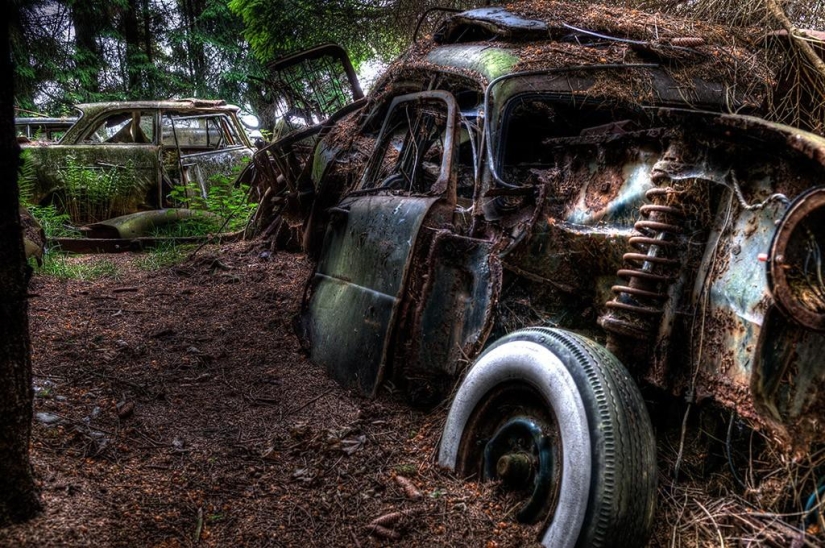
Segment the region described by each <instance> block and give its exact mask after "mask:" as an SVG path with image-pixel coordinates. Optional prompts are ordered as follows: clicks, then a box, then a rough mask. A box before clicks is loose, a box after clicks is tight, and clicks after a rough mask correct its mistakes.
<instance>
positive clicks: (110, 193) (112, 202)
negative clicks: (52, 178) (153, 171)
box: [58, 156, 135, 223]
mask: <svg viewBox="0 0 825 548" xmlns="http://www.w3.org/2000/svg"><path fill="white" fill-rule="evenodd" d="M58 174H59V177H60V179H61V181H62V183H63V186H62V190H63V192H62V196H60V197H59V198H58V200H59V204H58V205H59V209H60V210H62V211H64V212H66V213H68V215H69V217H70V218H71V219H72V221H74V222H75V223H93V222H98V221H103V220H105V219H110V218H112V217H115V216H117V215H121V214H122V213H123V212H124V211H126V210H127V209H128V204H127V201H128V199H129V196H130V194H131V192H132V189H133V188H134V183H135V170H134V165H133V163H132V161H131V160H130V161H128V162H127V164H126V167H117V166H115V167H105V168H90V167H88V166H84V165H82V164H81V163H80V162H78V161H77V159H76V158H75V157H73V156H68V157H67V158H66V165H65V167H61V168H60V169H58Z"/></svg>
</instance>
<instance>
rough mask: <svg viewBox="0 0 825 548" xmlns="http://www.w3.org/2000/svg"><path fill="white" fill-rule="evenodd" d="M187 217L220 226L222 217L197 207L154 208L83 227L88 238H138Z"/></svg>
mask: <svg viewBox="0 0 825 548" xmlns="http://www.w3.org/2000/svg"><path fill="white" fill-rule="evenodd" d="M187 219H207V220H210V221H212V222H213V223H215V224H216V226H220V223H221V222H222V221H223V219H222V218H221V217H220V216H218V215H215V214H214V213H211V212H209V211H203V210H199V209H185V208H176V209H154V210H151V211H140V212H138V213H131V214H129V215H121V216H120V217H113V218H112V219H107V220H105V221H101V222H99V223H93V224H91V225H88V226H85V227H83V228H82V229H81V230H82V231H83V232H84V234H85V235H86V237H88V238H128V239H132V238H140V237H142V236H146V235H148V234H150V233H151V232H152V231H153V230H155V229H157V228H159V227H162V226H166V225H170V224H174V223H178V222H180V221H183V220H187Z"/></svg>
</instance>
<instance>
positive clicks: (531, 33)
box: [387, 0, 772, 110]
mask: <svg viewBox="0 0 825 548" xmlns="http://www.w3.org/2000/svg"><path fill="white" fill-rule="evenodd" d="M757 33H758V31H757V30H755V29H739V30H734V29H730V28H728V27H723V26H721V25H714V24H710V23H704V22H696V21H688V20H683V19H680V18H677V17H672V16H667V15H663V14H648V13H644V12H640V11H638V10H630V9H627V8H620V7H615V6H598V5H590V4H588V5H583V4H580V3H577V4H568V3H565V2H553V1H547V0H532V1H531V0H525V1H523V2H518V3H513V4H510V5H508V7H507V8H501V7H488V8H480V9H475V10H470V11H466V12H462V13H459V14H457V15H454V16H451V17H448V18H447V19H446V20H445V22H444V23H443V24H442V25H441V27H440V28H439V29H438V30H437V31H436V32H435V33H434V34H433V35H431V36H428V37H425V38H422V39H421V40H419V41H417V42H416V43H415V44H414V45H413V46H412V47H411V48H410V49H409V50H408V51H407V52H406V53H405V54H404V55H402V56H401V58H400V59H399V60H398V61H397V62H396V63H394V64H393V66H392V67H390V69H389V71H388V75H387V78H389V79H392V78H393V76H392V73H393V71H399V70H409V69H415V68H419V69H423V70H430V71H432V70H434V69H437V70H441V71H446V72H457V73H462V74H465V75H466V76H468V77H470V78H472V79H474V80H476V81H478V82H479V83H480V84H481V85H482V87H486V85H487V84H489V83H490V82H491V81H492V80H494V79H496V78H498V77H501V76H503V75H508V74H516V73H523V72H535V71H560V70H570V68H571V67H589V68H591V69H592V68H598V67H601V68H602V69H603V70H601V72H600V75H599V76H598V78H597V80H599V83H600V85H599V86H596V87H591V88H589V91H588V92H587V93H589V94H591V95H600V96H604V97H612V98H616V99H621V100H626V101H630V102H637V103H641V104H658V103H660V102H661V101H660V100H659V99H660V98H659V95H660V90H661V89H662V86H665V87H667V86H672V85H674V83H675V87H676V88H677V89H678V92H679V94H681V96H682V97H681V102H682V103H690V102H691V99H692V98H693V97H692V95H693V94H695V92H696V90H697V89H698V90H700V92H701V93H702V97H703V101H701V103H702V105H703V106H707V105H705V103H707V102H709V103H710V104H717V105H720V106H724V107H726V110H738V109H741V108H743V107H753V108H757V107H759V106H760V105H761V104H762V103H763V101H764V98H765V93H766V86H767V85H768V83H769V82H770V81H771V76H772V71H771V68H770V67H769V66H768V62H767V60H766V56H765V55H759V54H758V53H760V52H761V50H759V49H758V48H757V47H756V46H754V45H753V43H754V42H755V40H754V37H755V35H756V34H757ZM633 65H636V66H637V68H636V69H635V70H634V71H628V70H625V69H627V68H629V67H631V66H633ZM617 69H618V70H617ZM611 74H614V76H612V77H611V76H610V75H611ZM708 89H713V90H714V91H713V93H711V94H708ZM732 98H733V100H732ZM677 99H678V97H677ZM677 102H679V101H677Z"/></svg>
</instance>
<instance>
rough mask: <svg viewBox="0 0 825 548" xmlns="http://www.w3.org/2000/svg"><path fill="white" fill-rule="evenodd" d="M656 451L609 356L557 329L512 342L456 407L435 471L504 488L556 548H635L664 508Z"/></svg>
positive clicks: (487, 361)
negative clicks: (659, 499) (657, 510)
mask: <svg viewBox="0 0 825 548" xmlns="http://www.w3.org/2000/svg"><path fill="white" fill-rule="evenodd" d="M655 452H656V447H655V439H654V437H653V429H652V427H651V424H650V417H649V416H648V414H647V409H646V408H645V405H644V401H643V399H642V396H641V394H640V393H639V390H638V388H637V387H636V384H635V383H634V382H633V380H632V379H631V378H630V375H629V374H628V372H627V370H626V369H625V368H624V366H622V364H621V363H620V362H619V361H618V360H617V359H616V358H615V357H614V356H613V355H612V354H610V353H609V352H608V351H607V350H606V349H605V348H603V347H602V346H601V345H599V344H597V343H595V342H593V341H591V340H589V339H587V338H584V337H582V336H579V335H576V334H573V333H570V332H567V331H562V330H558V329H548V328H534V329H525V330H521V331H517V332H515V333H512V334H510V335H508V336H506V337H503V338H502V339H500V340H499V341H497V342H496V343H495V344H494V345H492V346H491V347H490V348H488V349H487V350H486V351H485V352H484V353H483V354H482V355H481V356H480V357H479V358H478V360H477V361H476V363H475V364H474V365H473V367H472V368H471V369H470V371H469V372H468V374H467V377H466V378H465V379H464V381H463V382H462V384H461V386H460V387H459V389H458V392H457V394H456V396H455V399H454V400H453V403H452V406H451V408H450V412H449V414H448V417H447V422H446V424H445V427H444V432H443V435H442V440H441V446H440V449H439V464H441V465H442V466H444V467H446V468H449V469H451V470H453V471H455V472H456V473H457V474H458V475H459V476H461V477H470V476H474V477H476V478H478V479H480V480H482V481H490V480H495V481H500V482H501V484H500V485H501V487H502V488H503V489H505V490H507V491H509V493H508V494H509V495H512V496H513V497H516V498H518V500H519V506H518V507H517V509H516V510H515V515H516V517H517V518H518V519H519V521H522V522H526V523H541V524H543V527H542V534H541V542H542V545H544V546H547V547H553V548H567V547H574V546H582V547H584V546H587V547H608V546H610V547H619V546H623V547H624V546H626V547H638V546H643V545H644V544H645V542H646V541H647V538H648V536H649V532H650V527H651V524H652V520H653V510H654V506H655V500H656V453H655Z"/></svg>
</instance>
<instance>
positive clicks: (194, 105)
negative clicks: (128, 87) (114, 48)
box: [76, 99, 240, 115]
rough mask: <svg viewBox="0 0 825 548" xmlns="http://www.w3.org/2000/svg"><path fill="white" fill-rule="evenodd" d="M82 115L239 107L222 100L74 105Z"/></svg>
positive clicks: (228, 110)
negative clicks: (116, 111)
mask: <svg viewBox="0 0 825 548" xmlns="http://www.w3.org/2000/svg"><path fill="white" fill-rule="evenodd" d="M76 106H77V108H78V109H80V110H81V111H82V112H83V113H84V114H87V115H88V114H90V113H92V112H95V113H97V112H100V111H103V110H115V109H163V110H192V111H198V110H203V111H208V112H214V111H227V112H238V111H239V110H240V108H239V107H237V106H235V105H228V104H226V101H223V100H222V99H180V100H167V101H109V102H101V103H80V104H78V105H76Z"/></svg>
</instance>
